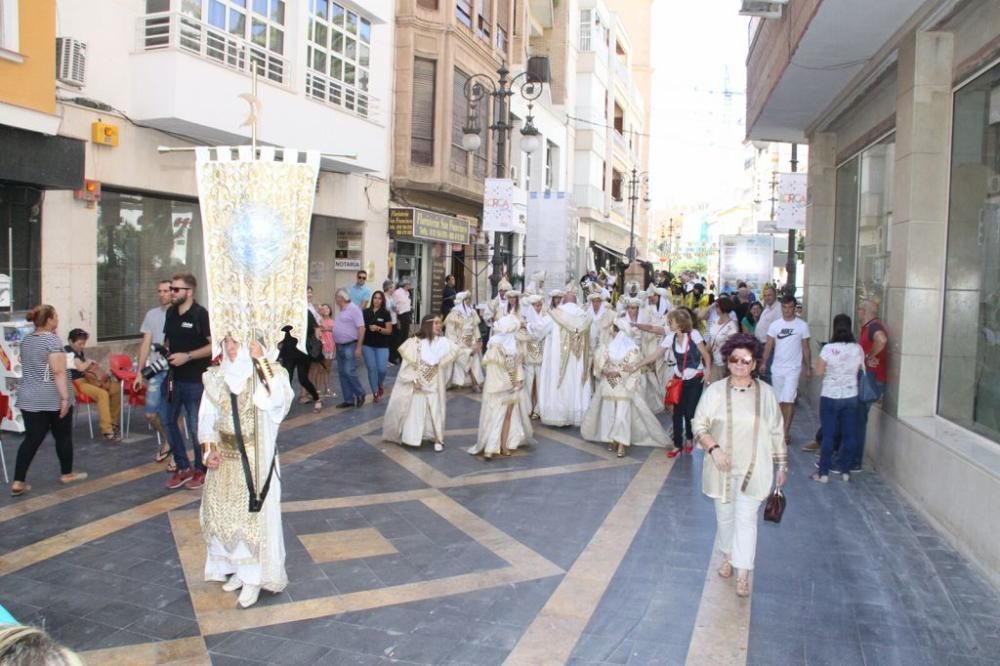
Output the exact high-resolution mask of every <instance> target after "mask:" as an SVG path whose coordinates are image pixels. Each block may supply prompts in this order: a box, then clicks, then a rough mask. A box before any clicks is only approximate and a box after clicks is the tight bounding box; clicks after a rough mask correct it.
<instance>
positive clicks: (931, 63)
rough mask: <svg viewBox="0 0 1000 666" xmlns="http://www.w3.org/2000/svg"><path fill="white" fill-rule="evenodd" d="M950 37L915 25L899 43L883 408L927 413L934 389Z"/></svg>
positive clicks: (901, 413) (943, 241) (949, 100)
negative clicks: (916, 29) (887, 354)
mask: <svg viewBox="0 0 1000 666" xmlns="http://www.w3.org/2000/svg"><path fill="white" fill-rule="evenodd" d="M952 61H953V37H952V34H951V33H947V32H917V33H915V34H913V35H912V36H910V37H909V38H908V39H907V40H906V41H905V42H904V43H903V45H902V46H901V48H900V51H899V66H898V74H897V76H898V86H897V98H896V188H895V201H894V204H895V205H894V209H893V221H892V229H891V234H892V240H891V244H892V255H891V256H892V260H891V265H890V268H889V290H888V295H887V298H886V303H884V304H883V307H882V316H883V319H884V321H885V323H886V325H887V327H888V329H889V340H890V358H889V369H888V370H889V384H888V387H887V395H886V401H885V407H886V410H887V411H888V412H889V413H890V414H894V415H896V416H931V415H933V414H934V412H935V404H936V400H937V396H936V395H935V392H934V387H935V386H936V384H937V374H938V367H939V363H938V360H939V359H938V356H939V351H940V336H941V321H940V313H941V297H942V294H941V276H942V274H943V273H944V269H945V247H946V230H947V223H948V169H949V165H950V162H951V160H950V157H951V156H950V140H949V139H950V134H951V107H952V94H951V87H952V86H951V78H952Z"/></svg>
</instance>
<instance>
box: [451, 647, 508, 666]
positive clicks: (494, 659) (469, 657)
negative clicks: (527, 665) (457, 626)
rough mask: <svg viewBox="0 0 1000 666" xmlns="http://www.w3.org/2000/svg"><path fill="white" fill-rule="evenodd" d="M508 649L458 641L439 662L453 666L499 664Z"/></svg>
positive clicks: (498, 665)
mask: <svg viewBox="0 0 1000 666" xmlns="http://www.w3.org/2000/svg"><path fill="white" fill-rule="evenodd" d="M508 652H509V651H508V650H502V649H499V648H495V647H490V646H487V645H480V644H475V643H464V642H463V643H459V644H458V645H456V646H453V647H452V649H451V650H449V651H448V653H447V654H446V655H445V656H444V659H443V660H442V661H440V662H434V663H441V664H449V665H453V666H460V665H461V666H466V665H468V666H500V664H503V662H504V660H505V659H506V658H507V654H508Z"/></svg>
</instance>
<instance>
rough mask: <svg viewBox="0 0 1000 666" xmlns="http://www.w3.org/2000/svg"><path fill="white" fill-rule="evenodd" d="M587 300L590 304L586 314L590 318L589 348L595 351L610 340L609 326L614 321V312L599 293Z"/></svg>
mask: <svg viewBox="0 0 1000 666" xmlns="http://www.w3.org/2000/svg"><path fill="white" fill-rule="evenodd" d="M587 300H588V301H589V303H590V307H588V308H587V314H589V315H590V317H591V320H590V348H591V350H594V351H596V350H597V348H598V347H600V346H601V345H604V344H607V343H608V341H609V340H611V324H612V323H613V322H614V321H615V312H614V310H612V309H611V308H610V307H609V306H608V304H607V302H606V301H605V300H604V298H603V297H602V296H601V294H599V293H593V294H590V295H589V296H588V297H587Z"/></svg>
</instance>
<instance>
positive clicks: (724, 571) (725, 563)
mask: <svg viewBox="0 0 1000 666" xmlns="http://www.w3.org/2000/svg"><path fill="white" fill-rule="evenodd" d="M732 575H733V563H732V562H730V561H729V558H728V557H726V556H725V555H723V556H722V565H721V566H720V567H719V578H730V577H732Z"/></svg>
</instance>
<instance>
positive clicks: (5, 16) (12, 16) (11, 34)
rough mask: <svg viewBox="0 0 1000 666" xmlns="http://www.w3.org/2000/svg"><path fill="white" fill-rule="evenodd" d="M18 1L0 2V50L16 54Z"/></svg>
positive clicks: (18, 33) (18, 32)
mask: <svg viewBox="0 0 1000 666" xmlns="http://www.w3.org/2000/svg"><path fill="white" fill-rule="evenodd" d="M17 3H18V0H0V49H3V50H4V51H12V52H14V53H17V51H18V49H19V48H20V23H19V22H18V18H17Z"/></svg>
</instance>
